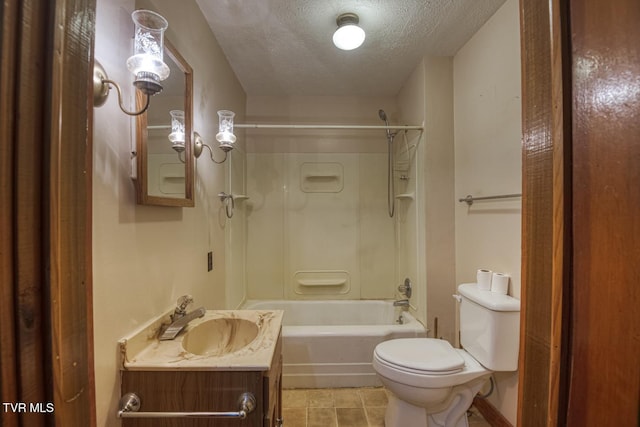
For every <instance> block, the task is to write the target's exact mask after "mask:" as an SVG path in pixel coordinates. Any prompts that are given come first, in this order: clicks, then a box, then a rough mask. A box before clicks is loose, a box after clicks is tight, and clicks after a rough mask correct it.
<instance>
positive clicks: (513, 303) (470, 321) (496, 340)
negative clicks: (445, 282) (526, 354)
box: [458, 283, 520, 371]
mask: <svg viewBox="0 0 640 427" xmlns="http://www.w3.org/2000/svg"><path fill="white" fill-rule="evenodd" d="M458 293H459V294H460V296H461V298H460V299H459V300H460V343H461V344H462V348H464V349H465V350H466V351H467V353H469V354H471V355H472V356H473V358H474V359H476V360H477V361H478V362H480V363H481V364H482V366H484V367H485V368H487V369H490V370H492V371H515V370H517V369H518V349H519V345H520V300H517V299H515V298H513V297H510V296H509V295H502V294H499V293H496V292H491V291H485V290H480V289H478V286H477V285H476V284H475V283H464V284H462V285H460V286H458Z"/></svg>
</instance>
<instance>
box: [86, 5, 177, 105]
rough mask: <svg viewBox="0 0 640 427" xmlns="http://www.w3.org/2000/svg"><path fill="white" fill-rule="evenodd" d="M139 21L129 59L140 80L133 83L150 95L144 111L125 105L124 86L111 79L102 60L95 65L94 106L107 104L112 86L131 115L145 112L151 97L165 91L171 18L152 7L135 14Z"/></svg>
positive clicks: (137, 79)
mask: <svg viewBox="0 0 640 427" xmlns="http://www.w3.org/2000/svg"><path fill="white" fill-rule="evenodd" d="M131 19H132V20H133V22H134V24H135V41H134V51H133V56H131V57H130V58H129V59H128V60H127V68H128V69H129V71H131V72H132V73H133V74H134V75H135V76H136V79H135V81H134V82H133V85H134V86H135V87H136V88H137V89H138V90H140V91H141V92H142V93H143V94H145V95H146V102H145V105H144V107H143V108H142V109H141V110H140V111H135V112H132V111H127V110H125V109H124V107H123V106H122V93H121V90H120V86H119V85H118V84H117V83H116V82H114V81H113V80H109V78H108V77H107V73H106V71H105V69H104V68H103V67H102V65H100V63H99V62H98V61H95V64H94V67H93V105H94V106H95V107H99V106H101V105H103V104H104V103H105V102H106V100H107V97H108V96H109V90H110V87H111V86H113V87H115V88H116V91H117V92H118V104H119V106H120V109H121V110H122V111H123V112H124V113H125V114H128V115H130V116H137V115H140V114H142V113H144V112H145V111H146V110H147V108H148V107H149V98H150V97H151V96H153V95H155V94H156V93H158V92H160V91H162V84H160V82H161V81H162V80H164V79H166V78H167V77H169V67H168V66H167V64H165V63H164V62H163V54H164V41H163V36H164V31H165V30H166V29H167V27H168V23H167V20H166V19H164V18H163V17H162V16H161V15H159V14H157V13H155V12H152V11H150V10H142V9H141V10H136V11H134V12H133V13H132V14H131Z"/></svg>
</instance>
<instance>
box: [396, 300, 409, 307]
mask: <svg viewBox="0 0 640 427" xmlns="http://www.w3.org/2000/svg"><path fill="white" fill-rule="evenodd" d="M393 306H394V307H409V300H408V299H399V300H397V301H394V302H393Z"/></svg>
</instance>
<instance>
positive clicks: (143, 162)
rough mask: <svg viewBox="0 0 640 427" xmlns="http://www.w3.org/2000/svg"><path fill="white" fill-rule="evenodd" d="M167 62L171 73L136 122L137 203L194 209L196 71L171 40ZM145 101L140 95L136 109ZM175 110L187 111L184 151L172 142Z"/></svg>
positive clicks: (167, 41)
mask: <svg viewBox="0 0 640 427" xmlns="http://www.w3.org/2000/svg"><path fill="white" fill-rule="evenodd" d="M164 61H165V63H166V64H167V65H168V66H169V69H170V70H171V73H170V74H169V77H168V78H167V79H166V80H164V81H163V82H162V86H163V90H162V92H160V93H158V94H157V95H155V96H153V97H152V98H151V102H150V103H149V108H148V109H147V111H146V112H145V113H143V114H140V115H139V116H137V118H136V150H137V156H136V158H137V179H136V200H137V202H138V204H141V205H154V206H183V207H193V206H194V205H195V200H194V191H193V186H194V159H193V146H192V145H193V144H192V139H191V133H192V116H193V111H192V98H193V70H192V68H191V66H190V65H189V64H188V63H187V61H185V59H184V58H183V57H182V55H180V52H178V50H177V49H176V48H175V47H174V46H173V45H172V44H171V42H170V41H169V40H167V39H166V38H165V40H164ZM144 102H145V99H144V95H142V93H141V92H139V91H138V92H137V99H136V104H137V108H141V107H142V106H143V105H144ZM172 110H181V111H184V138H185V143H184V151H182V152H178V151H176V150H175V149H174V148H173V146H172V142H171V141H169V134H170V133H171V116H170V114H169V112H170V111H172Z"/></svg>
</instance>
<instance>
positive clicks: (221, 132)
mask: <svg viewBox="0 0 640 427" xmlns="http://www.w3.org/2000/svg"><path fill="white" fill-rule="evenodd" d="M235 115H236V113H234V112H233V111H229V110H220V111H218V120H219V122H218V123H219V124H218V133H217V134H216V139H217V140H218V142H219V143H220V149H221V150H224V151H229V150H231V149H233V144H234V142H236V136H235V135H234V134H233V118H234V117H235Z"/></svg>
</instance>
